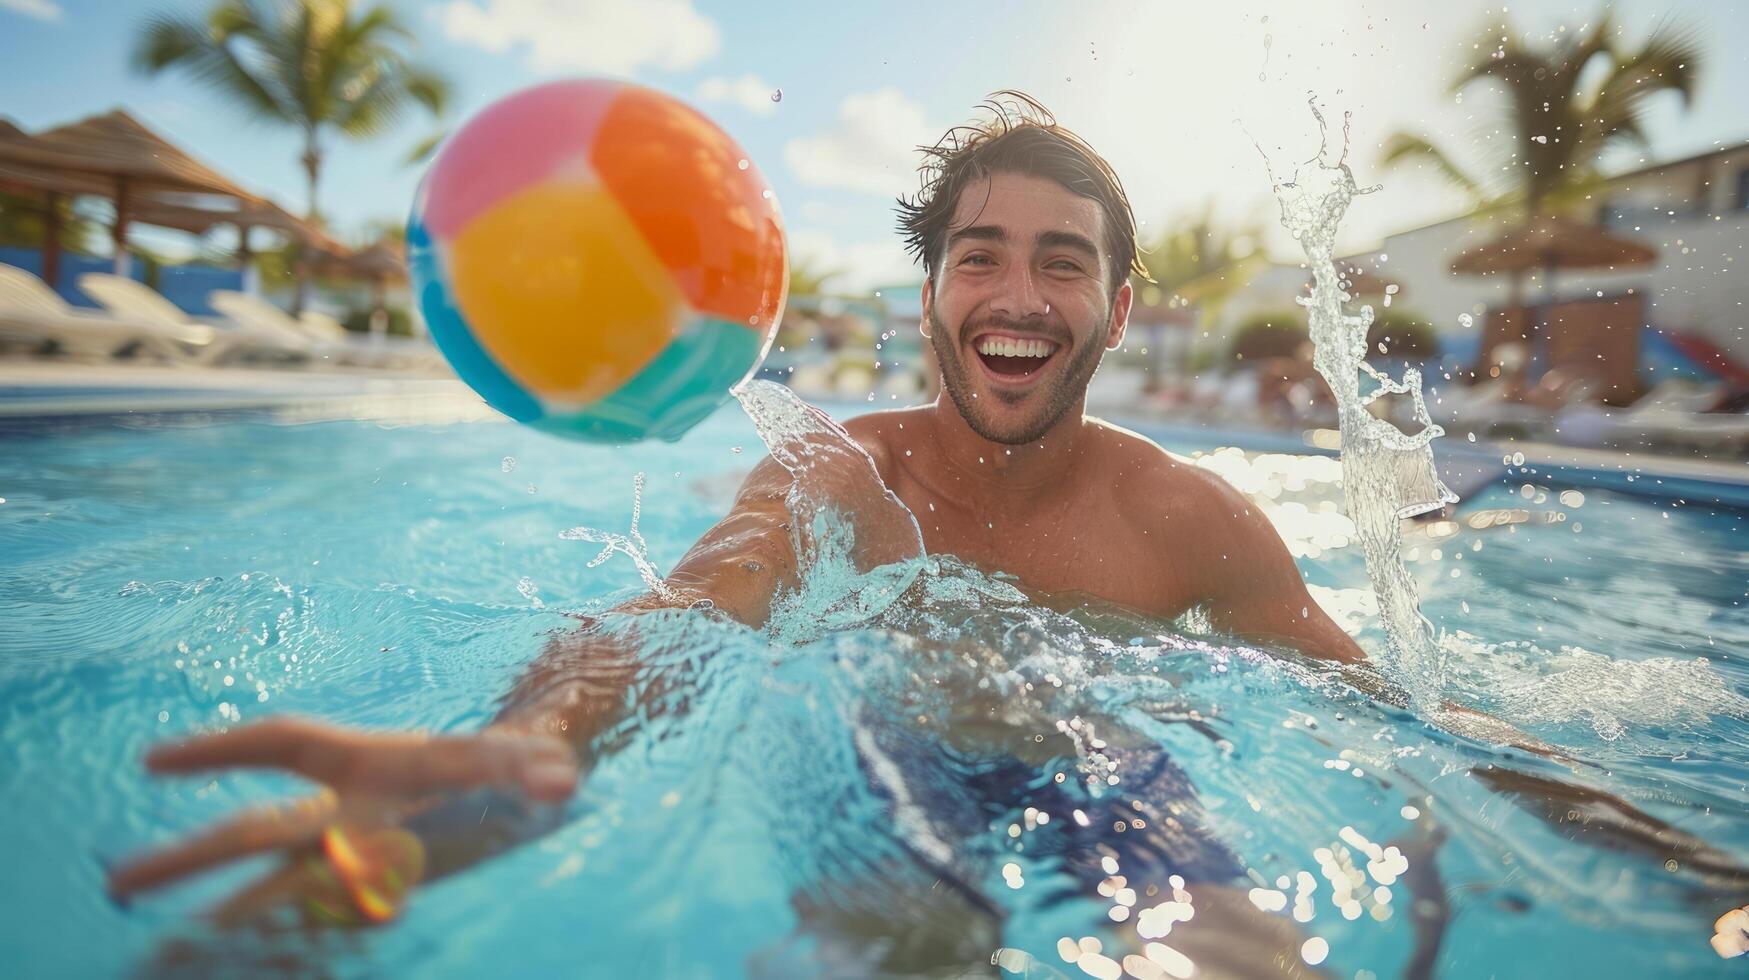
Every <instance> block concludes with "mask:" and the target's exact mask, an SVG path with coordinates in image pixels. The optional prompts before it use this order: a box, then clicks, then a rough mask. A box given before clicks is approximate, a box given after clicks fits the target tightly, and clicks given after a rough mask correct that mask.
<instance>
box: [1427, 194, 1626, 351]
mask: <svg viewBox="0 0 1749 980" xmlns="http://www.w3.org/2000/svg"><path fill="white" fill-rule="evenodd" d="M1657 258H1658V253H1657V251H1656V250H1654V249H1652V248H1650V247H1648V246H1646V245H1644V244H1642V243H1640V242H1638V241H1636V240H1634V239H1632V238H1628V237H1625V236H1623V235H1618V234H1616V233H1614V232H1612V231H1610V230H1608V229H1607V228H1602V227H1599V226H1597V225H1594V224H1588V223H1586V222H1582V221H1575V220H1573V219H1571V218H1562V217H1556V216H1553V215H1538V216H1536V217H1533V218H1531V219H1530V220H1529V221H1527V222H1525V223H1524V224H1522V225H1519V226H1518V227H1516V228H1512V229H1510V230H1508V231H1507V232H1506V233H1504V234H1502V235H1500V236H1499V237H1497V238H1495V239H1493V240H1492V241H1489V242H1485V243H1483V244H1481V245H1478V246H1476V247H1475V248H1470V249H1466V250H1464V251H1463V252H1460V253H1458V256H1457V258H1455V259H1453V260H1452V262H1451V271H1453V272H1456V273H1460V274H1464V275H1474V276H1488V275H1497V274H1500V273H1505V274H1507V275H1510V276H1512V283H1513V285H1512V294H1513V295H1512V299H1511V301H1510V302H1509V304H1508V309H1507V311H1506V313H1507V314H1508V315H1509V316H1512V317H1517V318H1519V320H1520V323H1521V325H1520V326H1519V327H1514V328H1509V329H1508V331H1507V332H1509V333H1518V334H1520V335H1521V336H1523V337H1529V336H1532V335H1533V332H1535V331H1539V330H1540V329H1541V328H1542V327H1543V326H1544V325H1543V324H1541V323H1536V324H1531V323H1529V322H1528V317H1526V315H1525V314H1523V313H1520V312H1516V311H1517V310H1518V308H1519V307H1520V306H1521V304H1520V302H1519V298H1518V293H1519V283H1520V280H1521V278H1522V276H1523V275H1524V273H1526V272H1529V271H1533V270H1540V271H1542V272H1543V279H1544V286H1543V290H1544V293H1545V294H1546V295H1550V296H1552V295H1553V292H1554V272H1555V270H1557V269H1575V270H1577V269H1605V270H1610V271H1615V270H1618V269H1634V268H1639V267H1641V266H1644V265H1649V264H1651V263H1652V262H1653V261H1655V260H1656V259H1657ZM1490 320H1493V315H1492V314H1490ZM1501 322H1502V324H1504V323H1505V321H1501ZM1490 326H1492V323H1491V324H1490ZM1506 339H1510V338H1506ZM1492 341H1493V345H1495V346H1497V345H1498V344H1499V343H1500V342H1502V338H1501V337H1499V336H1496V337H1494V338H1492ZM1480 353H1481V356H1482V358H1483V360H1484V361H1486V360H1487V358H1488V356H1489V355H1490V354H1491V353H1492V350H1491V346H1490V338H1489V337H1488V336H1487V335H1486V334H1484V336H1483V346H1482V350H1481V352H1480Z"/></svg>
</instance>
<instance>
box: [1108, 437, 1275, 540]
mask: <svg viewBox="0 0 1749 980" xmlns="http://www.w3.org/2000/svg"><path fill="white" fill-rule="evenodd" d="M1094 421H1095V424H1097V425H1098V426H1099V431H1100V435H1101V450H1100V451H1101V453H1102V454H1103V457H1104V458H1103V459H1102V461H1101V464H1100V465H1101V470H1102V471H1103V472H1108V473H1111V474H1112V475H1113V477H1114V480H1115V482H1116V483H1117V484H1118V485H1119V487H1120V491H1119V494H1118V496H1119V499H1120V500H1121V501H1122V503H1123V504H1124V506H1125V509H1126V510H1127V511H1129V512H1130V513H1131V514H1132V515H1133V516H1134V517H1136V518H1138V519H1143V520H1148V519H1152V520H1161V519H1171V520H1190V521H1197V522H1202V521H1215V522H1217V523H1219V522H1220V521H1221V518H1222V517H1223V515H1225V516H1226V517H1228V518H1229V519H1231V518H1232V517H1234V516H1240V517H1242V516H1244V513H1245V511H1247V510H1250V509H1253V508H1252V506H1251V501H1250V500H1249V498H1247V497H1246V496H1245V495H1244V494H1242V493H1240V492H1239V491H1238V490H1236V489H1234V488H1233V485H1232V484H1230V483H1228V482H1227V481H1226V480H1223V479H1221V477H1220V476H1219V475H1218V474H1216V473H1215V472H1213V471H1212V470H1208V469H1205V468H1204V467H1201V466H1198V465H1197V464H1196V463H1195V462H1193V461H1191V460H1189V459H1186V458H1184V457H1183V456H1179V455H1177V454H1176V453H1172V452H1168V451H1167V450H1166V449H1164V448H1162V447H1161V446H1160V444H1159V443H1157V442H1155V441H1154V440H1152V439H1149V438H1148V437H1147V436H1144V435H1142V434H1140V433H1138V432H1133V431H1131V430H1129V429H1126V428H1124V427H1123V426H1120V425H1114V424H1112V423H1110V422H1106V421H1103V420H1094ZM1132 488H1133V490H1134V491H1135V492H1125V491H1127V490H1131V489H1132Z"/></svg>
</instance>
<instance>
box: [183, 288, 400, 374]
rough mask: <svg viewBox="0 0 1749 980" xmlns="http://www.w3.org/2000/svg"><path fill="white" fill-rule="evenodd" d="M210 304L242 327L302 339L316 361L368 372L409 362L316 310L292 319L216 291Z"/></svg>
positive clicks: (253, 300)
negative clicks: (355, 335) (362, 339)
mask: <svg viewBox="0 0 1749 980" xmlns="http://www.w3.org/2000/svg"><path fill="white" fill-rule="evenodd" d="M207 302H208V303H210V304H212V307H213V309H215V310H218V311H219V312H220V313H223V314H224V315H225V316H226V317H229V318H230V319H232V320H235V321H237V322H239V323H246V324H249V325H251V326H253V327H256V328H258V329H262V330H272V331H274V332H275V333H281V334H292V335H295V336H297V337H299V338H301V339H302V342H303V343H305V344H307V345H308V346H309V351H310V356H311V357H313V358H315V359H317V360H322V361H331V362H333V363H335V364H345V365H351V366H353V367H369V368H391V367H399V366H401V365H402V363H403V361H404V360H406V357H405V356H404V355H403V354H402V353H401V352H399V351H396V350H389V349H384V348H379V347H376V346H375V345H372V344H365V343H361V342H359V341H356V340H354V339H353V338H352V334H351V332H350V331H348V330H347V329H346V328H345V327H343V326H341V325H340V322H339V321H338V320H335V319H334V318H333V317H331V316H328V315H326V314H323V313H317V312H315V311H313V310H305V311H304V313H303V315H302V316H299V317H293V316H292V315H291V314H289V313H287V312H285V311H284V310H282V309H280V308H279V307H277V306H275V305H273V304H272V303H270V302H268V301H267V300H265V299H262V298H261V297H259V296H251V295H249V294H247V293H239V292H235V291H233V290H229V289H218V290H214V291H213V292H212V293H210V294H209V295H208V296H207Z"/></svg>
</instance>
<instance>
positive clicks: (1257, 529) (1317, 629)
mask: <svg viewBox="0 0 1749 980" xmlns="http://www.w3.org/2000/svg"><path fill="white" fill-rule="evenodd" d="M1198 475H1199V476H1201V477H1202V478H1203V479H1204V480H1206V481H1207V483H1208V485H1209V486H1210V488H1211V492H1210V493H1209V494H1208V496H1207V498H1206V499H1205V500H1203V501H1202V502H1200V503H1199V504H1198V505H1197V509H1198V510H1202V511H1206V513H1205V514H1204V515H1203V517H1204V518H1205V519H1204V520H1201V521H1198V522H1197V524H1196V526H1197V527H1198V528H1199V530H1200V540H1199V542H1198V548H1197V551H1198V552H1199V553H1200V554H1201V555H1202V556H1203V566H1204V570H1205V573H1206V586H1205V589H1204V592H1205V604H1206V607H1207V609H1208V614H1209V620H1210V622H1211V624H1212V625H1213V626H1214V627H1215V628H1216V629H1218V630H1220V631H1221V632H1223V633H1232V634H1234V635H1236V636H1242V637H1245V638H1246V639H1251V640H1258V641H1261V642H1264V643H1271V644H1279V645H1283V646H1288V647H1292V648H1293V649H1295V650H1298V651H1300V652H1301V653H1303V654H1305V655H1307V656H1309V657H1317V658H1318V659H1320V660H1336V661H1340V662H1342V663H1360V662H1363V661H1365V660H1366V652H1365V651H1363V650H1362V649H1361V648H1360V645H1359V644H1357V643H1355V642H1354V638H1353V637H1351V636H1349V635H1348V633H1347V631H1345V630H1343V628H1342V627H1340V626H1338V625H1336V623H1335V621H1333V620H1332V619H1331V618H1330V617H1329V616H1328V615H1326V614H1325V612H1324V610H1323V609H1321V608H1319V606H1318V604H1317V602H1315V601H1313V599H1312V596H1311V593H1309V592H1307V591H1306V583H1305V580H1304V579H1303V578H1301V577H1300V569H1299V566H1298V565H1297V564H1295V562H1294V559H1293V555H1291V554H1289V553H1288V550H1287V545H1286V544H1284V543H1283V542H1282V540H1281V535H1279V534H1277V533H1276V531H1275V527H1274V526H1273V525H1271V524H1270V523H1269V518H1268V517H1266V516H1264V513H1263V511H1262V509H1261V508H1259V507H1258V506H1257V505H1256V504H1254V503H1252V502H1251V501H1250V500H1248V499H1246V498H1245V496H1244V495H1243V494H1241V493H1239V492H1238V491H1237V490H1235V489H1233V487H1232V486H1230V485H1229V484H1227V482H1226V481H1224V480H1222V479H1220V478H1219V477H1217V476H1215V475H1213V474H1198Z"/></svg>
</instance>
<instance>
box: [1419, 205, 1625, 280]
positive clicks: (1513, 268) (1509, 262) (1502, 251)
mask: <svg viewBox="0 0 1749 980" xmlns="http://www.w3.org/2000/svg"><path fill="white" fill-rule="evenodd" d="M1657 258H1658V253H1657V251H1656V250H1654V249H1652V248H1650V247H1649V246H1647V245H1644V244H1642V243H1640V242H1639V241H1636V240H1634V239H1632V238H1628V237H1626V236H1623V235H1618V234H1616V233H1615V232H1612V231H1610V230H1609V229H1607V228H1602V227H1599V226H1597V225H1593V224H1587V223H1585V222H1583V221H1575V220H1573V219H1572V218H1560V217H1554V216H1552V215H1541V216H1538V217H1535V218H1532V219H1531V220H1530V221H1528V222H1526V223H1524V224H1521V225H1519V226H1517V227H1515V228H1512V229H1509V230H1508V231H1507V232H1506V233H1504V234H1502V235H1500V236H1499V237H1497V238H1495V239H1493V240H1492V241H1489V242H1485V243H1483V244H1481V245H1478V246H1476V247H1475V248H1471V249H1466V250H1464V251H1463V252H1460V253H1458V256H1457V258H1455V259H1453V260H1452V262H1451V271H1453V272H1460V273H1465V274H1468V275H1476V276H1485V275H1492V274H1494V273H1500V272H1518V271H1522V270H1528V269H1614V268H1634V267H1637V266H1642V265H1649V264H1651V263H1652V262H1653V261H1654V260H1656V259H1657Z"/></svg>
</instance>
